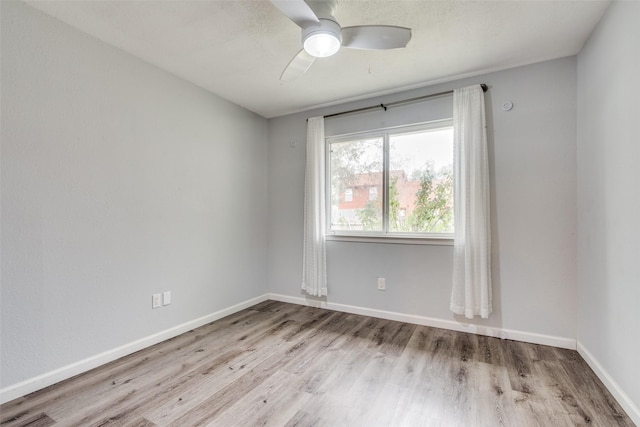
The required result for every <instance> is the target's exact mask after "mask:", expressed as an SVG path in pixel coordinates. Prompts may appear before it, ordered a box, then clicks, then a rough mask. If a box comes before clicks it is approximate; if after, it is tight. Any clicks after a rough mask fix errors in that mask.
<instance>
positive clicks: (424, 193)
mask: <svg viewBox="0 0 640 427" xmlns="http://www.w3.org/2000/svg"><path fill="white" fill-rule="evenodd" d="M327 147H328V155H327V159H328V165H327V167H328V171H327V179H328V180H329V182H328V185H327V189H328V191H327V197H328V199H329V200H327V206H328V207H329V208H328V219H329V221H328V224H329V228H328V232H329V233H330V234H334V235H365V236H376V237H381V236H384V237H447V238H449V237H451V236H452V233H453V127H452V123H451V120H446V121H438V122H432V123H426V124H421V125H412V126H403V127H397V128H392V129H381V130H379V131H374V132H367V133H359V134H350V135H346V136H339V137H331V138H328V139H327ZM378 189H381V190H382V191H381V193H382V197H379V194H378V191H379V190H378Z"/></svg>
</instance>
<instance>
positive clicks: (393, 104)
mask: <svg viewBox="0 0 640 427" xmlns="http://www.w3.org/2000/svg"><path fill="white" fill-rule="evenodd" d="M480 87H481V88H482V91H483V92H486V91H487V90H489V87H488V86H487V85H486V84H484V83H480ZM450 93H453V90H447V91H445V92H438V93H432V94H431V95H424V96H418V97H417V98H411V99H405V100H402V101H395V102H390V103H388V104H378V105H372V106H370V107H362V108H356V109H354V110H348V111H342V112H340V113H333V114H327V115H326V116H323V117H324V118H325V119H329V118H331V117H337V116H342V115H345V114H352V113H360V112H362V111H369V110H375V109H376V108H382V109H383V110H384V111H387V108H388V107H394V106H396V105H402V104H408V103H410V102H415V101H421V100H423V99H428V98H435V97H436V96H442V95H449V94H450Z"/></svg>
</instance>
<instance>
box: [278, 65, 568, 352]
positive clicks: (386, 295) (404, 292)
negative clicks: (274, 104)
mask: <svg viewBox="0 0 640 427" xmlns="http://www.w3.org/2000/svg"><path fill="white" fill-rule="evenodd" d="M480 82H484V83H487V84H488V85H489V86H490V90H489V92H488V93H487V115H488V135H489V144H490V147H489V148H490V157H491V160H490V162H491V176H492V183H491V184H492V185H491V190H492V193H493V195H492V209H493V232H492V239H493V257H494V258H493V271H494V288H493V290H494V313H493V314H492V316H491V318H490V319H488V320H481V319H477V320H474V321H473V323H476V324H478V325H484V326H491V327H496V328H504V329H511V330H516V331H524V332H527V333H530V334H543V335H550V336H553V337H561V338H567V339H575V331H576V315H577V309H576V225H575V218H576V60H575V57H571V58H564V59H559V60H555V61H550V62H545V63H540V64H535V65H531V66H527V67H521V68H516V69H511V70H507V71H502V72H497V73H492V74H487V75H484V76H479V77H476V78H473V79H467V80H461V81H455V82H451V83H447V84H441V85H437V86H433V87H430V88H424V89H421V90H415V91H411V92H409V93H400V94H395V95H392V96H388V97H384V98H376V99H374V100H369V101H362V102H357V103H350V104H347V105H340V106H335V107H330V108H325V109H321V110H315V111H309V112H305V113H300V114H294V115H289V116H285V117H280V118H275V119H271V120H269V144H270V145H269V162H270V165H269V196H270V197H269V262H268V265H269V287H270V291H271V292H274V293H277V294H282V295H286V296H289V297H302V296H303V294H302V293H301V291H300V282H301V275H302V273H301V266H302V251H301V250H302V206H303V203H302V201H303V187H304V152H305V138H306V131H305V129H306V123H305V119H306V118H307V117H311V116H316V115H322V114H327V113H331V112H338V111H343V110H345V109H350V108H353V107H358V106H366V105H371V104H374V105H375V104H379V103H380V102H390V101H393V100H394V99H407V98H411V97H415V96H419V95H421V94H428V93H437V92H440V91H442V90H448V89H453V88H456V87H462V86H465V85H469V84H474V83H480ZM507 100H510V101H512V102H513V104H514V108H513V110H511V111H506V112H505V111H503V110H502V109H501V105H502V103H503V102H504V101H507ZM443 102H444V101H443V100H442V99H438V100H435V101H430V102H425V103H420V104H413V105H411V106H410V107H402V108H403V113H402V115H403V116H409V115H411V116H413V117H415V118H416V119H418V120H420V119H424V120H427V119H430V118H437V116H438V115H439V114H440V113H439V111H440V110H441V108H442V103H443ZM385 114H386V116H385ZM395 115H397V113H395V112H394V111H393V110H390V111H389V112H387V113H382V112H380V113H377V115H373V116H372V115H371V114H364V115H351V116H349V118H348V119H339V120H343V121H346V120H348V121H351V122H353V123H352V124H351V125H352V126H354V127H358V126H360V125H363V122H365V121H367V122H369V123H378V125H381V126H383V125H389V124H391V122H393V120H395V119H392V117H393V116H395ZM368 125H369V124H367V126H368ZM341 126H342V125H337V124H335V123H329V122H328V123H327V127H328V128H330V127H336V128H340V127H341ZM291 141H296V142H297V146H296V147H295V148H292V147H291V146H290V142H291ZM327 251H328V254H327V257H328V261H327V262H328V275H329V284H328V285H329V296H328V297H327V301H328V302H332V303H339V304H348V305H353V306H358V307H365V308H368V309H374V310H387V311H392V312H397V313H403V314H410V315H418V316H426V317H431V318H435V319H441V320H453V321H460V322H463V323H466V322H467V320H466V319H463V318H460V317H457V316H454V315H453V314H452V313H451V312H450V311H449V296H450V289H451V275H452V247H451V246H416V245H394V244H375V243H352V242H335V241H331V242H328V247H327ZM378 276H382V277H386V279H387V291H386V292H381V291H378V290H377V289H376V277H378Z"/></svg>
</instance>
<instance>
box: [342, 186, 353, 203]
mask: <svg viewBox="0 0 640 427" xmlns="http://www.w3.org/2000/svg"><path fill="white" fill-rule="evenodd" d="M344 201H345V202H353V189H351V188H347V189H346V190H344Z"/></svg>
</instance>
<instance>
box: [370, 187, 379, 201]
mask: <svg viewBox="0 0 640 427" xmlns="http://www.w3.org/2000/svg"><path fill="white" fill-rule="evenodd" d="M369 200H378V187H369Z"/></svg>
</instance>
